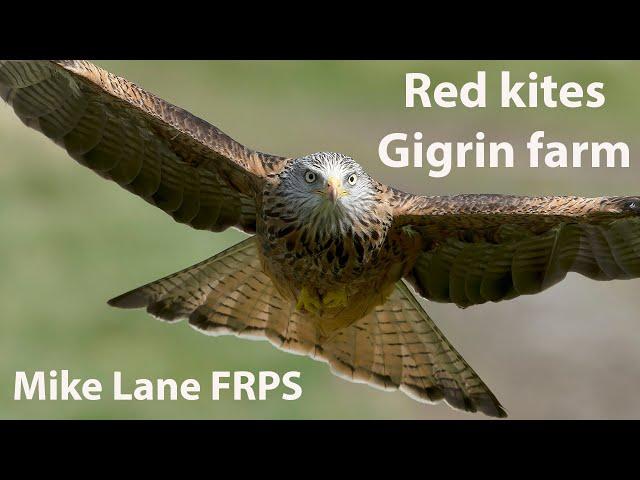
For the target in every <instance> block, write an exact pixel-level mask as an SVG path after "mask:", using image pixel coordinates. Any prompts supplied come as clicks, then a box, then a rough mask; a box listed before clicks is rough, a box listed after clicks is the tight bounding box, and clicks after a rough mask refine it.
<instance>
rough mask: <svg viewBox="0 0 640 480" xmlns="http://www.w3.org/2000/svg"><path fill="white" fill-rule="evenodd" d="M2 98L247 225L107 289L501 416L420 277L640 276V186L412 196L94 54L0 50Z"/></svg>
mask: <svg viewBox="0 0 640 480" xmlns="http://www.w3.org/2000/svg"><path fill="white" fill-rule="evenodd" d="M0 96H2V98H3V99H4V100H5V101H6V102H7V103H8V104H9V105H11V106H12V107H13V110H14V111H15V113H16V115H17V116H18V117H19V118H20V120H22V122H23V123H24V124H26V125H27V126H29V127H31V128H34V129H36V130H38V131H40V132H42V133H43V134H44V135H46V136H47V137H49V138H50V139H51V140H53V141H54V142H55V143H56V144H58V145H60V146H61V147H63V148H64V149H65V150H66V151H67V152H68V153H69V155H70V156H71V157H72V158H74V159H75V160H77V161H78V162H79V163H81V164H82V165H84V166H86V167H89V168H90V169H92V170H94V171H95V172H96V173H98V174H99V175H100V176H102V177H104V178H106V179H108V180H112V181H114V182H116V183H118V184H119V185H120V186H122V187H124V188H125V189H127V190H129V191H130V192H132V193H134V194H135V195H138V196H139V197H142V198H143V199H144V200H146V201H147V202H149V203H151V204H152V205H155V206H157V207H159V208H161V209H162V210H164V211H165V212H167V213H168V214H169V215H171V216H172V217H173V219H174V220H176V221H178V222H181V223H184V224H187V225H190V226H191V227H193V228H197V229H204V230H211V231H214V232H218V231H221V230H224V229H226V228H229V227H235V228H238V229H240V230H242V231H244V232H247V233H249V234H253V235H252V236H251V237H248V238H247V239H246V240H244V241H242V242H240V243H238V244H237V245H235V246H233V247H231V248H229V249H227V250H225V251H223V252H222V253H219V254H217V255H215V256H213V257H211V258H209V259H207V260H204V261H202V262H200V263H198V264H196V265H193V266H191V267H188V268H186V269H184V270H182V271H180V272H177V273H174V274H173V275H169V276H167V277H165V278H162V279H160V280H156V281H154V282H151V283H149V284H147V285H144V286H142V287H139V288H136V289H135V290H132V291H130V292H128V293H125V294H123V295H120V296H119V297H116V298H114V299H112V300H110V301H109V304H110V305H113V306H115V307H120V308H142V307H146V309H147V311H148V312H149V313H150V314H152V315H153V316H155V317H157V318H159V319H162V320H165V321H168V322H175V321H178V320H180V319H187V320H188V322H189V323H190V324H191V325H192V326H193V327H195V328H196V329H198V330H200V331H202V332H204V333H207V334H211V335H226V334H234V335H237V336H240V337H247V338H254V339H267V340H269V341H270V342H271V343H272V344H273V345H275V346H276V347H278V348H280V349H282V350H286V351H289V352H292V353H296V354H302V355H308V356H310V357H313V358H315V359H317V360H321V361H325V362H327V363H328V364H329V365H330V366H331V369H332V371H333V372H334V373H336V374H337V375H339V376H341V377H344V378H346V379H348V380H351V381H354V382H363V383H368V384H371V385H373V386H376V387H380V388H382V389H385V390H394V389H400V390H401V391H403V392H405V393H407V394H408V395H410V396H411V397H413V398H414V399H416V400H419V401H423V402H438V401H441V400H445V401H446V402H447V403H448V404H449V405H450V406H452V407H454V408H456V409H461V410H466V411H470V412H476V411H480V412H483V413H484V414H486V415H490V416H494V417H504V416H506V412H505V410H504V408H503V407H502V406H501V405H500V403H499V402H498V400H497V399H496V397H495V396H494V395H493V393H492V392H491V391H490V390H489V388H488V387H487V385H485V383H484V382H483V381H482V380H481V379H480V378H479V377H478V375H477V374H476V373H475V372H474V371H473V369H472V368H471V367H470V366H469V365H468V364H467V363H466V362H465V361H464V359H463V358H462V356H461V355H460V354H459V353H458V352H457V351H456V350H455V349H454V347H453V346H452V345H451V344H450V343H449V342H448V340H447V339H446V338H445V337H444V336H443V334H442V333H441V332H440V330H439V329H438V328H437V327H436V325H435V324H434V322H433V321H432V320H431V319H430V318H429V316H428V315H427V314H426V312H425V311H424V309H423V307H422V305H421V303H420V302H419V301H418V300H417V298H416V296H415V295H414V293H413V291H415V292H417V294H418V295H419V296H421V297H424V298H425V299H428V300H432V301H436V302H450V303H454V304H456V305H458V306H460V307H469V306H471V305H478V304H482V303H485V302H499V301H502V300H507V299H512V298H514V297H517V296H518V295H529V294H535V293H538V292H541V291H543V290H545V289H546V288H548V287H550V286H552V285H554V284H556V283H558V282H559V281H560V280H562V279H563V278H564V277H565V276H566V275H567V273H568V272H578V273H580V274H582V275H585V276H587V277H589V278H592V279H596V280H611V279H628V278H637V277H639V276H640V219H639V215H640V197H597V198H581V197H572V196H565V197H519V196H510V195H485V194H478V195H471V194H468V195H455V196H418V195H412V194H409V193H404V192H401V191H399V190H396V189H394V188H392V187H389V186H386V185H383V184H381V183H379V182H377V181H376V180H374V179H373V178H371V177H370V176H369V175H368V174H367V173H366V172H365V171H364V170H363V168H362V167H361V166H360V165H358V163H356V162H355V161H354V160H353V159H352V158H350V157H348V156H346V155H342V154H339V153H327V152H323V153H315V154H312V155H307V156H303V157H299V158H287V157H281V156H276V155H269V154H265V153H260V152H257V151H253V150H250V149H249V148H247V147H245V146H243V145H242V144H240V143H238V142H236V141H235V140H233V139H232V138H230V137H229V136H227V135H225V134H224V133H223V132H221V131H220V130H218V129H217V128H216V127H214V126H213V125H210V124H209V123H207V122H205V121H204V120H201V119H199V118H197V117H195V116H194V115H192V114H190V113H189V112H187V111H185V110H183V109H181V108H179V107H176V106H174V105H171V104H170V103H168V102H166V101H164V100H162V99H161V98H159V97H157V96H155V95H153V94H151V93H149V92H147V91H145V90H143V89H142V88H140V87H138V86H136V85H135V84H133V83H131V82H129V81H127V80H125V79H123V78H120V77H117V76H115V75H113V74H111V73H109V72H107V71H105V70H103V69H101V68H99V67H97V66H95V65H93V64H91V63H89V62H86V61H2V62H0ZM412 289H413V291H412Z"/></svg>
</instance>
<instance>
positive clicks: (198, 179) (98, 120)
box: [0, 61, 287, 232]
mask: <svg viewBox="0 0 640 480" xmlns="http://www.w3.org/2000/svg"><path fill="white" fill-rule="evenodd" d="M0 96H1V97H2V98H3V99H4V100H5V101H6V102H7V103H8V104H9V105H11V106H12V107H13V110H14V111H15V113H16V114H17V115H18V117H19V118H20V119H21V120H22V121H23V122H24V123H25V124H26V125H27V126H29V127H31V128H34V129H36V130H38V131H40V132H42V133H43V134H44V135H46V136H47V137H49V138H50V139H51V140H53V141H54V142H55V143H56V144H58V145H60V146H61V147H63V148H64V149H65V150H66V151H67V152H68V153H69V155H70V156H71V157H73V158H74V159H75V160H77V161H78V162H79V163H81V164H82V165H85V166H87V167H89V168H91V169H92V170H93V171H95V172H96V173H98V174H99V175H100V176H102V177H104V178H107V179H109V180H113V181H114V182H116V183H118V184H119V185H120V186H122V187H124V188H126V189H127V190H129V191H131V192H133V193H135V194H136V195H138V196H140V197H142V198H143V199H144V200H146V201H147V202H149V203H151V204H153V205H156V206H157V207H159V208H161V209H162V210H164V211H165V212H167V213H169V214H170V215H171V216H172V217H173V218H174V219H175V220H176V221H178V222H181V223H185V224H188V225H191V226H192V227H194V228H198V229H208V230H213V231H219V230H223V229H225V228H227V227H229V226H236V227H238V228H240V229H242V230H245V231H247V232H253V231H255V221H256V205H255V193H256V192H257V191H259V190H260V186H261V182H263V181H264V178H265V177H266V176H267V175H269V174H270V173H272V172H276V171H279V170H280V169H282V168H283V167H284V164H285V163H286V162H287V159H285V158H283V157H277V156H272V155H267V154H263V153H259V152H255V151H252V150H250V149H248V148H246V147H245V146H243V145H241V144H239V143H238V142H236V141H235V140H233V139H232V138H230V137H229V136H227V135H225V134H224V133H223V132H221V131H220V130H218V129H217V128H216V127H214V126H213V125H210V124H209V123H207V122H205V121H204V120H201V119H200V118H197V117H195V116H194V115H192V114H190V113H189V112H187V111H185V110H183V109H181V108H179V107H176V106H174V105H171V104H170V103H168V102H165V101H164V100H162V99H161V98H158V97H156V96H155V95H153V94H151V93H149V92H146V91H145V90H143V89H142V88H140V87H138V86H136V85H134V84H133V83H131V82H128V81H127V80H125V79H123V78H120V77H117V76H115V75H112V74H111V73H109V72H106V71H105V70H103V69H101V68H99V67H97V66H95V65H93V64H91V63H89V62H86V61H0Z"/></svg>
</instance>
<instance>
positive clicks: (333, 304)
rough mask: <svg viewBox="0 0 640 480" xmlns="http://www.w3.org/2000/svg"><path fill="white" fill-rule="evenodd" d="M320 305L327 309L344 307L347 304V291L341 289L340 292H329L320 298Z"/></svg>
mask: <svg viewBox="0 0 640 480" xmlns="http://www.w3.org/2000/svg"><path fill="white" fill-rule="evenodd" d="M322 304H323V305H324V306H325V307H327V308H339V307H346V306H347V305H348V302H347V289H346V288H342V289H340V290H330V291H328V292H327V293H326V294H325V295H324V296H323V297H322Z"/></svg>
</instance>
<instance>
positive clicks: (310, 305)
mask: <svg viewBox="0 0 640 480" xmlns="http://www.w3.org/2000/svg"><path fill="white" fill-rule="evenodd" d="M321 308H322V305H321V304H320V298H319V297H318V295H317V294H316V293H315V292H311V291H310V290H309V289H308V288H307V287H302V290H300V295H299V296H298V302H297V303H296V309H298V310H301V311H302V310H306V311H307V312H310V313H313V314H316V315H318V314H319V313H320V309H321Z"/></svg>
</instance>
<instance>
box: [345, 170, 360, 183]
mask: <svg viewBox="0 0 640 480" xmlns="http://www.w3.org/2000/svg"><path fill="white" fill-rule="evenodd" d="M356 180H358V176H357V175H356V174H355V173H352V174H351V175H349V178H348V179H347V182H349V185H355V184H356Z"/></svg>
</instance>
